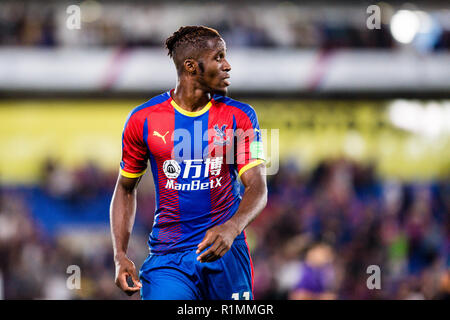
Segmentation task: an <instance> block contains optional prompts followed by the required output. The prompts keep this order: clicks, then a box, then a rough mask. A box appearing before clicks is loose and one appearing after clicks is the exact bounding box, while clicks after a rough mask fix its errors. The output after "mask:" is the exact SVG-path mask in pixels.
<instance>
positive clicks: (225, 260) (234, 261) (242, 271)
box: [139, 239, 253, 300]
mask: <svg viewBox="0 0 450 320" xmlns="http://www.w3.org/2000/svg"><path fill="white" fill-rule="evenodd" d="M195 251H196V249H192V250H185V251H181V252H175V253H167V254H150V255H149V256H148V257H147V259H146V260H145V261H144V264H143V265H142V267H141V270H140V272H139V278H140V280H141V283H142V288H141V298H142V299H143V300H232V299H234V300H252V299H253V266H252V262H251V258H250V253H249V248H248V245H247V242H246V241H245V240H238V239H236V240H235V241H234V242H233V245H232V246H231V249H230V250H229V251H227V253H225V255H224V256H223V257H222V258H220V259H218V260H216V261H214V262H199V261H197V256H198V255H197V254H196V253H195Z"/></svg>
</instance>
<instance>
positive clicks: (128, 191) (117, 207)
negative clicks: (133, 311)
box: [110, 174, 142, 295]
mask: <svg viewBox="0 0 450 320" xmlns="http://www.w3.org/2000/svg"><path fill="white" fill-rule="evenodd" d="M140 179H141V177H139V178H127V177H124V176H122V175H120V174H119V177H118V178H117V183H116V187H115V189H114V194H113V197H112V200H111V208H110V220H111V237H112V243H113V250H114V262H115V265H116V276H115V282H116V285H117V286H118V287H119V288H120V289H122V290H123V291H124V292H125V293H126V294H128V295H132V294H134V293H135V292H137V291H139V289H140V288H141V287H142V284H141V283H140V282H139V278H138V276H137V272H136V267H135V265H134V263H133V262H132V261H131V260H130V259H128V257H127V256H126V253H127V249H128V241H129V240H130V235H131V231H132V229H133V224H134V218H135V215H136V193H137V189H136V188H137V185H138V183H139V180H140ZM128 277H131V279H132V280H133V283H134V286H133V287H130V286H129V285H128V283H127V278H128Z"/></svg>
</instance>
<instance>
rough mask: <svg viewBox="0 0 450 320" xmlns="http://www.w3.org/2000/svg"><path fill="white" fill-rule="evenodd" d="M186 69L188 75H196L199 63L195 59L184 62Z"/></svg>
mask: <svg viewBox="0 0 450 320" xmlns="http://www.w3.org/2000/svg"><path fill="white" fill-rule="evenodd" d="M184 69H185V70H186V72H187V73H189V74H191V75H195V74H196V73H197V62H196V61H195V60H194V59H186V60H184Z"/></svg>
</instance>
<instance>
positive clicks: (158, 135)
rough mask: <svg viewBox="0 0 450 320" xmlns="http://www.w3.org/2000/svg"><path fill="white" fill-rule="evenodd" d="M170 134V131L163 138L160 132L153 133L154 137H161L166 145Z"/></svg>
mask: <svg viewBox="0 0 450 320" xmlns="http://www.w3.org/2000/svg"><path fill="white" fill-rule="evenodd" d="M168 133H169V131H167V132H166V133H165V134H164V135H163V136H162V135H161V134H160V133H159V132H158V131H153V135H154V136H157V137H160V138H161V139H162V140H163V141H164V144H166V135H167V134H168Z"/></svg>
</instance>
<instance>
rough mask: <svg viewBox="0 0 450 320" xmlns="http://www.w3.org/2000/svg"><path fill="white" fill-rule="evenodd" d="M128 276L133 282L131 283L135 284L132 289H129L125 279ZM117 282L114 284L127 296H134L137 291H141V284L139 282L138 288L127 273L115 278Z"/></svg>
mask: <svg viewBox="0 0 450 320" xmlns="http://www.w3.org/2000/svg"><path fill="white" fill-rule="evenodd" d="M128 276H130V277H131V279H132V280H133V283H134V284H135V286H134V287H130V286H129V285H128V282H127V277H128ZM117 280H118V283H116V284H117V285H118V286H119V288H120V289H122V291H124V292H125V293H126V294H128V295H130V296H131V295H132V294H134V293H135V292H137V291H139V290H140V289H141V287H142V284H140V282H139V284H140V286H139V285H138V284H137V283H136V282H135V280H134V279H133V277H132V276H131V275H130V274H129V273H127V272H124V273H122V274H120V275H119V277H118V278H117Z"/></svg>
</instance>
